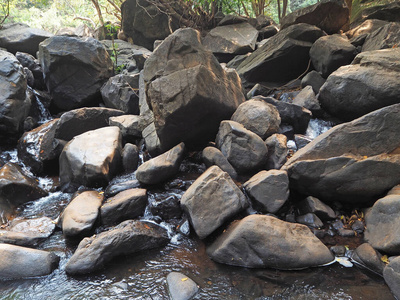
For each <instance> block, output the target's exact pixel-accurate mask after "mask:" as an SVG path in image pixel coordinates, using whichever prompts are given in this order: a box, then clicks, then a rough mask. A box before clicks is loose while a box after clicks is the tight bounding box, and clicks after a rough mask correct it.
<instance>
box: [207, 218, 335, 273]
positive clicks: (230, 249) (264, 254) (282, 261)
mask: <svg viewBox="0 0 400 300" xmlns="http://www.w3.org/2000/svg"><path fill="white" fill-rule="evenodd" d="M207 254H208V255H209V256H210V257H211V258H212V259H213V260H215V261H217V262H220V263H224V264H228V265H235V266H242V267H247V268H274V269H282V270H294V269H304V268H308V267H314V266H320V265H323V264H326V263H328V262H331V261H332V260H333V259H334V257H333V255H332V253H331V252H330V251H329V249H328V248H327V247H326V246H325V245H324V244H322V242H321V241H320V240H319V239H318V238H317V237H315V236H314V234H313V233H312V232H311V231H310V229H309V228H308V227H306V226H304V225H300V224H293V223H288V222H285V221H281V220H279V219H277V218H274V217H271V216H263V215H250V216H247V217H246V218H244V219H243V220H241V221H239V222H236V223H233V224H231V225H230V226H229V228H228V229H227V230H226V232H224V233H223V234H222V235H221V236H220V237H218V238H217V240H216V241H215V242H214V243H213V244H212V245H211V246H209V247H208V249H207Z"/></svg>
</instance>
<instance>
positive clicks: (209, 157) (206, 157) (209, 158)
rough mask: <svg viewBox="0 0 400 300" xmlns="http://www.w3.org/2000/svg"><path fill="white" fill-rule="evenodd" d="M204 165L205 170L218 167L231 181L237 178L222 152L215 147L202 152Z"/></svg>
mask: <svg viewBox="0 0 400 300" xmlns="http://www.w3.org/2000/svg"><path fill="white" fill-rule="evenodd" d="M202 157H203V161H204V164H205V165H206V167H207V168H209V167H211V166H214V165H216V166H218V167H219V168H220V169H221V170H222V171H224V172H226V173H228V174H229V176H231V177H232V178H233V179H235V178H236V177H237V173H236V171H235V169H234V168H233V167H232V165H231V164H230V163H229V161H228V160H227V159H226V157H225V156H224V155H223V154H222V152H221V151H220V150H219V149H217V148H215V147H206V148H204V150H203V152H202Z"/></svg>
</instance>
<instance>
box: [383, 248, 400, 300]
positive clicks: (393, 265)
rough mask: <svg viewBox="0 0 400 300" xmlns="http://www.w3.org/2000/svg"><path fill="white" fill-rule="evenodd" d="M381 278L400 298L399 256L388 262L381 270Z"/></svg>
mask: <svg viewBox="0 0 400 300" xmlns="http://www.w3.org/2000/svg"><path fill="white" fill-rule="evenodd" d="M383 278H384V279H385V282H386V284H387V285H388V286H389V288H390V291H391V292H392V293H393V295H394V296H395V297H396V298H400V256H397V257H395V258H394V259H393V260H392V261H390V262H389V264H388V265H387V266H386V268H385V269H384V270H383Z"/></svg>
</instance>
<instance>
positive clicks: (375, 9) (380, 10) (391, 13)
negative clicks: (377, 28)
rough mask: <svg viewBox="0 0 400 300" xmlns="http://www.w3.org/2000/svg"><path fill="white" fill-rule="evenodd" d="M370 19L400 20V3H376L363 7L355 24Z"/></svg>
mask: <svg viewBox="0 0 400 300" xmlns="http://www.w3.org/2000/svg"><path fill="white" fill-rule="evenodd" d="M369 19H378V20H383V21H389V22H400V3H399V2H398V1H395V2H392V3H388V4H383V5H374V6H371V7H368V8H366V9H363V10H362V11H361V12H360V13H359V14H357V17H356V18H355V19H354V21H353V24H360V23H362V22H363V21H365V20H369Z"/></svg>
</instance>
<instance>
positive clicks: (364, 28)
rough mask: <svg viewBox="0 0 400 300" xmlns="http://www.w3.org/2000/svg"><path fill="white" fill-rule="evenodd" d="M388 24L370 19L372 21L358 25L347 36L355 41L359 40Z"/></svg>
mask: <svg viewBox="0 0 400 300" xmlns="http://www.w3.org/2000/svg"><path fill="white" fill-rule="evenodd" d="M387 23H388V22H387V21H383V20H378V19H370V20H365V21H364V22H363V23H362V24H361V25H358V26H356V27H354V28H352V29H351V30H349V31H347V32H346V35H347V37H348V38H349V39H354V38H357V37H358V36H362V35H363V36H364V38H365V37H366V35H368V34H369V33H372V32H374V31H375V30H377V29H379V28H381V27H383V26H385V25H386V24H387Z"/></svg>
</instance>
